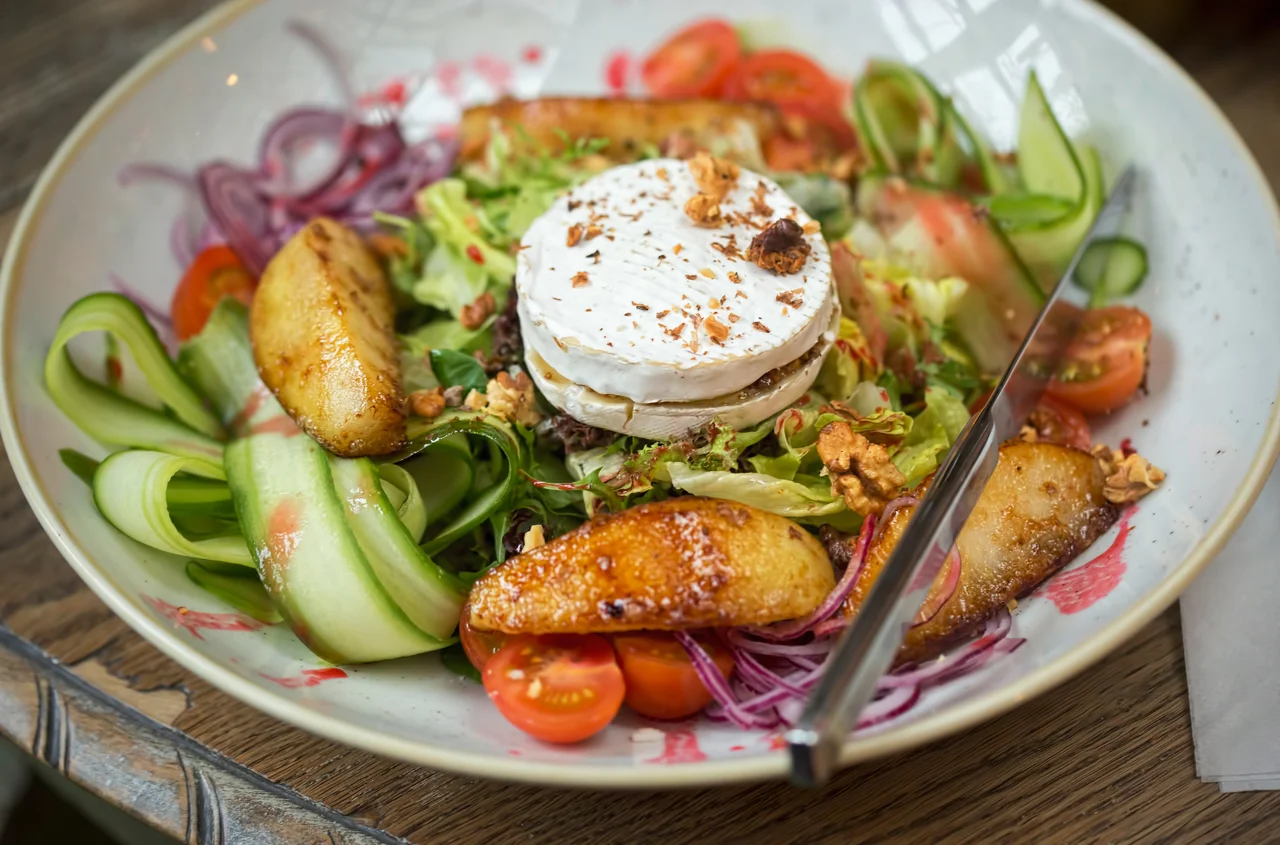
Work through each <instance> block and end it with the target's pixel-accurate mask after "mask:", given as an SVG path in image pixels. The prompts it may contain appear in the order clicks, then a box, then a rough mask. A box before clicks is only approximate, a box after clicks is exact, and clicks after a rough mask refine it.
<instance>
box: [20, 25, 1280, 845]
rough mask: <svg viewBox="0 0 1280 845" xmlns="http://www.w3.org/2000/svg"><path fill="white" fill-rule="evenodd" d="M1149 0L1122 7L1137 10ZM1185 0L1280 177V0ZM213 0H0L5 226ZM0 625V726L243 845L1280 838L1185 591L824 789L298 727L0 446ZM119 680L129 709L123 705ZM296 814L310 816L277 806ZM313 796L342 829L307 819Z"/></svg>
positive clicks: (1224, 99) (1248, 134) (1259, 149)
mask: <svg viewBox="0 0 1280 845" xmlns="http://www.w3.org/2000/svg"><path fill="white" fill-rule="evenodd" d="M1117 2H1121V0H1117ZM1141 2H1142V0H1123V5H1125V6H1127V7H1129V8H1130V9H1131V10H1134V11H1135V13H1136V12H1137V11H1141ZM1188 3H1196V4H1197V5H1198V6H1199V8H1201V9H1202V10H1208V9H1209V8H1210V7H1212V12H1213V14H1208V13H1207V12H1206V15H1205V17H1204V19H1203V25H1200V21H1195V22H1193V23H1192V24H1186V23H1185V22H1183V23H1178V22H1175V21H1171V20H1170V19H1169V18H1168V17H1167V14H1168V8H1165V9H1162V10H1156V11H1155V12H1150V9H1151V8H1152V5H1151V3H1148V4H1147V8H1148V11H1149V12H1150V13H1151V14H1153V15H1154V17H1152V18H1151V26H1152V28H1153V29H1155V30H1157V31H1160V32H1164V33H1166V34H1168V35H1170V36H1171V37H1172V36H1173V35H1176V34H1178V33H1182V37H1183V38H1184V39H1188V40H1184V41H1183V42H1181V46H1177V47H1176V48H1175V51H1174V52H1175V56H1176V57H1177V58H1179V59H1180V60H1181V61H1183V63H1184V64H1185V65H1187V66H1188V68H1189V69H1191V70H1192V72H1193V73H1194V74H1195V75H1196V76H1197V78H1198V79H1200V80H1201V82H1202V83H1203V84H1204V85H1205V87H1206V88H1207V90H1208V91H1209V93H1210V94H1211V95H1212V96H1213V97H1214V98H1215V99H1217V101H1218V102H1219V103H1220V104H1221V105H1222V107H1223V109H1224V111H1225V112H1226V113H1227V115H1228V116H1229V117H1230V118H1231V119H1232V120H1233V121H1234V122H1235V124H1236V125H1237V127H1238V128H1239V129H1240V130H1241V132H1242V134H1243V135H1244V136H1245V138H1246V140H1247V141H1248V142H1249V143H1250V145H1251V146H1252V148H1253V150H1254V152H1255V154H1256V155H1257V156H1258V158H1259V160H1260V163H1261V164H1262V167H1263V169H1264V170H1265V171H1266V172H1267V174H1268V176H1269V178H1270V179H1271V180H1272V184H1273V185H1275V184H1280V19H1277V15H1276V13H1275V11H1274V10H1275V4H1274V3H1273V2H1270V0H1233V2H1232V3H1231V4H1230V14H1224V12H1225V11H1226V10H1227V5H1228V4H1220V5H1219V4H1213V3H1209V2H1207V0H1185V2H1184V0H1178V2H1177V3H1173V4H1170V7H1173V6H1178V7H1182V6H1186V5H1187V4H1188ZM207 5H208V4H207V3H206V2H203V0H98V2H90V0H0V244H3V243H4V242H5V240H6V237H7V233H8V229H9V227H10V226H11V225H12V222H13V219H14V216H15V215H14V212H13V211H12V210H10V209H11V207H12V206H13V205H14V203H16V201H17V200H18V199H19V198H20V197H21V195H22V194H23V192H24V191H25V190H26V186H28V185H29V184H30V182H31V180H32V179H33V178H34V175H35V173H36V171H37V170H38V168H39V167H40V166H42V165H43V163H44V161H46V160H47V159H48V157H49V156H50V155H51V153H52V151H53V148H54V147H55V146H56V144H57V142H58V141H59V140H60V139H61V137H62V135H63V134H64V133H65V132H66V131H67V129H68V128H69V127H70V126H71V124H72V123H74V121H75V120H76V119H77V118H78V117H79V114H80V113H81V112H83V110H84V109H85V108H87V107H88V105H89V104H90V103H91V102H92V100H93V99H94V97H96V96H97V95H98V93H100V92H101V91H102V90H103V89H105V87H106V86H107V85H108V84H110V82H111V81H113V80H114V78H115V77H116V76H117V75H118V74H119V73H120V72H122V71H123V70H124V69H125V68H126V67H127V66H128V65H129V64H130V63H131V62H132V61H133V60H134V59H135V58H136V57H137V56H138V55H140V53H141V52H142V51H143V50H144V49H146V48H148V47H150V46H152V45H154V44H155V43H157V42H158V41H159V40H160V39H161V38H162V37H163V36H164V35H165V34H167V33H168V32H169V31H171V30H172V29H174V28H176V27H177V26H179V25H181V24H182V23H185V22H186V20H188V19H190V18H191V17H193V16H194V15H195V14H197V13H198V12H199V11H200V10H201V9H202V8H204V7H205V6H207ZM6 211H7V213H6ZM0 622H3V624H5V625H7V626H8V627H9V629H11V630H12V631H13V632H14V633H15V634H17V635H18V636H20V637H21V638H22V643H19V642H18V641H17V640H16V639H12V638H11V639H10V640H8V641H7V644H5V643H0V730H3V732H4V733H6V734H7V735H9V736H12V737H14V738H16V739H18V740H19V742H20V743H21V744H23V745H24V747H27V748H33V749H34V750H35V751H36V753H37V754H38V755H39V756H40V757H41V758H43V759H45V760H46V761H48V762H49V763H50V764H52V765H57V766H60V767H61V768H62V769H63V770H64V771H69V772H70V775H71V776H72V777H73V778H76V779H78V780H80V781H81V782H82V783H84V784H85V785H86V786H88V787H89V788H90V789H92V790H94V791H97V792H99V794H105V795H108V797H112V796H115V800H117V801H118V802H120V803H122V804H124V803H130V805H131V808H132V811H133V812H134V813H135V814H137V815H139V816H141V817H143V818H146V819H148V820H150V821H151V822H152V823H154V824H160V825H161V826H163V827H164V828H165V829H167V830H170V831H172V832H174V833H175V834H176V835H177V836H178V837H179V838H180V839H181V838H185V839H186V841H188V842H200V841H202V838H203V841H211V839H212V838H213V837H214V836H215V835H216V834H219V833H220V834H221V837H222V839H223V840H224V841H228V842H252V841H254V840H253V839H252V838H250V836H249V834H248V833H247V832H246V831H249V830H251V829H256V830H270V831H272V835H273V836H274V837H275V838H274V839H273V840H272V841H278V842H284V843H294V842H313V841H314V842H355V841H361V840H358V839H355V838H351V837H353V836H354V835H355V834H353V833H351V831H350V829H349V828H346V827H343V826H341V820H340V819H339V818H338V817H336V816H335V817H330V816H325V815H324V814H323V813H322V812H321V811H320V810H319V809H318V808H319V807H320V806H323V807H328V808H331V809H332V811H334V812H335V813H337V814H340V815H341V816H350V817H353V818H355V819H356V820H357V821H358V822H361V823H364V824H367V825H369V826H370V827H371V828H377V829H379V830H382V831H385V833H386V835H388V836H393V837H403V838H404V839H406V840H409V841H412V842H424V843H425V842H437V841H449V842H457V843H470V842H476V843H481V842H483V843H494V842H497V843H504V842H515V841H520V842H545V841H556V842H569V843H572V842H584V843H585V842H591V843H593V845H595V844H597V843H599V844H600V845H609V843H615V842H645V841H662V842H667V843H681V842H687V841H695V840H696V841H701V840H708V839H709V840H712V841H733V842H770V843H772V842H842V843H849V842H890V841H901V842H929V841H935V842H960V841H991V842H1039V843H1077V842H1095V841H1109V842H1125V843H1129V842H1138V843H1146V842H1151V843H1155V842H1224V843H1225V842H1264V841H1275V840H1276V839H1277V836H1278V835H1277V833H1276V831H1277V827H1276V822H1275V819H1276V818H1277V817H1278V816H1280V794H1278V793H1252V794H1232V795H1221V794H1219V792H1218V790H1217V788H1216V787H1214V786H1209V785H1205V784H1202V783H1200V782H1199V781H1198V780H1196V778H1195V770H1194V761H1193V756H1192V747H1191V733H1190V730H1191V729H1190V723H1189V718H1188V710H1187V700H1186V683H1185V676H1184V667H1183V663H1182V653H1181V646H1180V632H1179V627H1178V617H1177V613H1176V610H1171V611H1169V612H1168V613H1166V614H1164V615H1163V616H1161V617H1160V618H1159V619H1157V620H1156V621H1155V622H1153V623H1152V624H1151V625H1149V626H1148V627H1147V628H1146V629H1144V630H1143V631H1142V632H1141V633H1140V634H1139V635H1138V636H1137V637H1135V638H1134V639H1133V641H1132V642H1130V643H1128V644H1126V645H1125V646H1124V647H1123V648H1122V649H1120V650H1119V651H1117V652H1116V653H1115V654H1113V655H1111V656H1110V657H1109V658H1107V659H1106V660H1104V661H1103V662H1102V663H1100V664H1099V665H1097V666H1095V667H1093V668H1091V669H1090V670H1088V671H1086V672H1085V673H1083V674H1082V675H1081V676H1079V677H1078V678H1077V679H1075V680H1074V681H1073V682H1071V683H1068V684H1066V685H1064V686H1062V687H1060V688H1058V689H1056V690H1053V691H1051V692H1049V693H1047V694H1045V695H1044V696H1041V697H1040V698H1037V699H1035V700H1034V701H1032V702H1030V703H1028V704H1027V705H1025V706H1023V707H1022V708H1020V709H1018V710H1016V711H1015V712H1013V713H1010V714H1007V715H1005V716H1004V717H1002V718H1000V719H997V720H995V721H993V722H991V723H989V724H986V725H983V726H981V727H979V728H976V729H974V730H972V731H969V732H968V733H966V734H964V735H962V736H957V737H953V738H951V739H948V740H945V741H943V742H939V743H936V744H934V745H932V746H930V747H928V748H924V749H920V750H918V751H915V752H912V753H910V754H906V755H902V756H899V757H897V758H894V759H890V760H884V761H881V762H878V763H874V764H870V765H865V766H860V767H858V768H855V769H853V770H850V771H847V772H845V773H843V774H842V775H840V776H839V777H837V778H836V779H835V781H834V782H833V783H832V784H831V785H830V786H828V787H827V788H826V789H825V790H823V791H821V792H817V793H804V792H799V791H796V790H793V789H791V788H789V787H787V786H785V785H782V784H774V783H770V784H760V785H754V786H739V787H733V788H723V789H703V790H695V791H686V792H675V793H665V794H663V793H593V794H586V793H581V792H571V791H564V790H548V789H538V788H535V787H529V786H516V785H508V784H497V783H487V782H482V781H478V780H476V779H473V778H466V777H458V776H454V775H448V774H442V773H439V772H432V771H429V770H425V769H421V768H417V767H413V766H409V765H406V764H401V763H395V762H391V761H388V760H383V759H380V758H377V757H374V756H372V755H369V754H366V753H363V752H359V751H354V750H351V749H347V748H343V747H340V746H337V745H335V744H333V743H330V742H327V741H324V740H320V739H317V738H315V737H311V736H308V735H306V734H304V733H302V732H300V731H297V730H295V729H293V728H289V727H286V726H284V725H282V724H280V723H279V722H276V721H274V720H273V719H271V718H269V717H267V716H265V715H263V714H261V713H258V712H256V711H253V710H251V709H249V708H247V707H245V706H243V705H240V704H239V703H237V702H235V701H233V700H231V699H230V698H228V697H227V696H225V695H223V694H221V693H219V692H218V691H216V690H214V689H211V688H210V687H209V686H208V685H207V684H205V683H204V682H203V681H201V680H200V679H198V678H196V677H194V676H193V675H191V674H190V673H188V672H185V671H184V670H182V669H181V668H180V667H178V666H177V665H176V664H174V663H172V662H170V661H169V660H167V659H166V658H164V657H163V656H162V655H161V654H160V653H159V652H158V651H157V650H156V649H154V648H153V647H151V646H150V645H149V644H147V643H146V642H145V641H143V640H142V639H141V638H140V637H138V636H137V635H136V634H134V633H132V632H131V631H130V630H129V629H128V628H127V627H126V626H125V625H124V624H123V623H122V622H120V621H119V620H118V619H116V618H115V617H114V616H113V615H112V614H111V613H110V611H108V610H107V609H106V607H105V606H104V605H103V604H102V603H101V602H100V601H99V600H98V599H97V598H96V597H94V596H93V595H92V594H91V593H90V592H89V591H88V589H87V588H86V587H85V586H84V585H83V584H82V583H81V582H80V581H79V579H78V578H77V577H76V575H75V574H74V572H72V570H71V569H70V567H68V566H67V565H66V564H65V563H64V562H63V561H62V560H61V558H60V557H59V556H58V554H57V552H56V551H55V550H54V548H53V546H52V544H51V543H50V542H49V541H48V540H47V539H46V538H45V536H44V534H43V533H42V532H41V530H40V528H39V526H38V525H37V523H36V521H35V518H34V516H32V514H31V513H30V511H29V509H28V508H27V506H26V504H25V502H24V500H23V498H22V495H21V493H20V492H19V490H18V487H17V485H16V483H15V482H14V480H13V477H12V472H11V471H10V470H9V467H8V465H7V462H6V463H0ZM32 646H34V647H35V648H36V649H38V651H37V650H33V649H32ZM54 659H57V660H59V661H62V663H63V664H64V665H66V666H68V667H70V672H68V670H67V669H65V668H60V667H59V666H58V665H56V664H55V663H54V662H53V661H54ZM76 675H78V676H79V677H74V676H76ZM68 676H72V677H68ZM108 678H110V680H108ZM94 689H97V690H98V691H99V693H102V692H105V695H103V696H99V695H96V694H94V692H93V690H94ZM126 689H127V690H129V692H125V690H126ZM111 696H115V697H116V698H118V699H120V700H121V701H122V702H123V703H125V704H128V705H130V706H131V707H133V708H136V709H115V707H114V705H112V703H111ZM144 713H145V714H147V715H149V716H150V717H151V718H152V719H154V720H155V721H148V720H147V719H146V718H145V717H144V715H143V714H144ZM161 722H172V724H173V728H174V730H168V729H166V728H164V727H163V725H161V724H160V723H161ZM157 737H159V738H160V739H157ZM202 749H207V750H208V751H209V752H212V753H210V754H206V752H205V751H204V750H202ZM179 750H180V751H181V754H182V759H181V760H179V759H178V756H177V755H178V753H179ZM82 755H83V756H82ZM112 755H114V756H112ZM218 755H225V758H224V757H221V756H218ZM184 762H185V764H186V765H183V763H184ZM238 766H242V767H244V768H243V769H241V768H238ZM254 773H256V774H257V775H260V776H261V777H262V778H263V780H257V779H256V778H255V777H254ZM116 777H125V778H127V779H128V780H127V782H128V783H129V784H132V785H133V787H134V789H135V791H134V792H132V793H129V794H130V795H133V796H135V798H136V796H151V797H150V798H149V799H148V803H140V802H139V801H138V800H135V799H134V798H131V799H126V798H124V797H123V796H124V794H125V793H123V792H120V791H115V790H114V789H113V787H112V785H111V782H112V779H113V778H116ZM270 782H274V783H276V784H279V785H280V786H282V787H286V788H287V789H288V790H292V791H293V792H283V793H281V792H278V791H277V790H276V787H274V786H272V785H271V783H270ZM295 792H296V794H297V796H302V797H304V798H305V799H310V800H312V801H315V802H317V804H316V805H315V806H310V805H307V804H306V803H305V801H303V800H302V798H297V797H294V793H295ZM264 795H266V797H263V796H264ZM282 795H283V796H284V797H283V798H282V797H281V796H282ZM157 796H159V797H157ZM273 801H274V802H283V803H273ZM254 808H256V809H254ZM281 808H284V809H281ZM299 808H300V809H299ZM193 810H194V812H192V811H193ZM303 811H305V812H303ZM294 812H299V813H302V815H299V816H296V817H295V816H291V815H288V813H294ZM276 813H283V814H285V815H283V816H282V818H286V819H289V820H290V821H289V823H288V824H287V825H276V826H275V827H269V826H268V824H269V823H270V822H271V821H273V820H272V819H270V818H268V819H265V820H264V819H263V818H262V815H261V814H266V815H268V816H270V815H272V814H276ZM255 814H258V815H255ZM308 814H310V815H308ZM316 817H319V818H321V819H322V820H326V821H330V822H333V823H334V824H335V825H337V826H331V827H330V828H328V829H323V828H321V827H315V826H308V824H311V823H312V822H313V821H314V818H316ZM295 818H299V819H302V821H298V822H296V823H295V822H294V821H292V820H293V819H295ZM309 819H310V820H311V821H308V820H309ZM254 825H258V827H256V828H255V827H254ZM362 835H371V834H362ZM365 841H368V840H365Z"/></svg>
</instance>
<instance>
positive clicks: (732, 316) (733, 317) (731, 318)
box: [729, 314, 742, 323]
mask: <svg viewBox="0 0 1280 845" xmlns="http://www.w3.org/2000/svg"><path fill="white" fill-rule="evenodd" d="M741 319H742V318H741V317H739V316H738V315H737V314H730V315H729V322H730V323H736V322H738V321H739V320H741Z"/></svg>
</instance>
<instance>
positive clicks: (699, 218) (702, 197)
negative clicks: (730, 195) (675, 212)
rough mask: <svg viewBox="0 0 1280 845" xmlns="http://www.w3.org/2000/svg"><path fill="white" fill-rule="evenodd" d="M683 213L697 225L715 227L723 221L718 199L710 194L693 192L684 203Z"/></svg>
mask: <svg viewBox="0 0 1280 845" xmlns="http://www.w3.org/2000/svg"><path fill="white" fill-rule="evenodd" d="M684 213H685V215H686V216H688V218H689V219H690V220H692V221H693V222H694V223H696V224H697V225H699V226H705V227H707V228H715V227H716V226H719V225H720V224H721V223H723V222H724V218H723V217H721V215H720V201H719V200H717V199H716V198H715V197H713V196H711V195H710V194H694V195H693V196H691V197H689V201H688V202H686V203H685V204H684Z"/></svg>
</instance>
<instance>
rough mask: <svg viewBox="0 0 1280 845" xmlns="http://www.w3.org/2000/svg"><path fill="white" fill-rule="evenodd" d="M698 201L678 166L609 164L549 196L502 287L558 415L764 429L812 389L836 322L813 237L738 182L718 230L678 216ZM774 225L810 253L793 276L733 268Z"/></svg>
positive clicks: (676, 426) (669, 431) (649, 427)
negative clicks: (510, 295) (762, 424)
mask: <svg viewBox="0 0 1280 845" xmlns="http://www.w3.org/2000/svg"><path fill="white" fill-rule="evenodd" d="M699 193H700V188H699V185H698V183H697V181H696V180H695V178H694V175H693V173H692V172H691V169H690V164H689V163H688V162H685V161H681V160H678V159H655V160H649V161H642V162H637V163H635V164H629V165H623V166H620V167H616V168H613V169H611V170H607V171H605V172H603V173H601V174H599V175H597V176H595V177H594V178H592V179H590V180H589V181H587V182H585V183H584V184H582V185H581V186H579V187H577V188H575V189H574V190H573V191H571V192H570V193H568V194H566V195H565V196H563V197H561V198H560V199H559V200H557V201H556V203H555V204H554V205H553V206H552V207H551V208H550V209H549V210H548V211H547V212H546V213H545V214H543V215H542V216H541V217H539V218H538V219H537V220H536V221H535V222H534V223H533V225H532V226H531V227H530V228H529V230H528V232H527V233H526V234H525V236H524V239H523V241H522V243H521V248H520V252H519V256H518V259H517V271H516V289H517V293H518V302H519V305H518V310H519V317H520V326H521V332H522V336H523V339H524V344H525V349H526V358H527V361H526V363H527V364H528V366H529V371H530V375H531V376H532V377H533V378H534V380H535V381H536V382H537V383H538V385H539V388H540V389H541V390H542V391H543V393H544V395H545V396H546V397H547V399H548V400H549V401H551V402H552V403H553V404H556V405H557V406H558V407H560V408H561V409H562V410H564V411H565V412H566V413H569V414H570V415H571V416H573V417H575V418H577V419H579V420H581V421H583V422H586V423H589V424H592V425H598V426H601V427H603V428H609V429H611V430H614V431H622V432H625V433H632V434H637V435H640V436H647V437H666V436H671V435H674V434H678V433H679V432H681V431H682V430H684V429H687V428H689V427H690V426H693V425H698V424H701V423H703V422H707V421H709V420H710V419H712V418H713V417H719V418H720V419H721V420H722V421H726V422H730V423H731V424H736V425H743V424H748V423H750V422H754V421H758V420H760V419H764V418H766V417H768V416H769V415H771V414H773V413H777V411H779V410H781V409H782V408H783V407H785V406H786V405H787V404H790V403H791V402H793V401H795V400H796V399H798V398H799V396H800V395H802V394H803V393H804V392H805V391H806V390H807V389H808V387H809V385H810V384H811V383H812V382H813V380H814V378H816V376H817V371H818V368H819V366H820V365H821V359H822V356H823V354H824V353H825V351H826V348H827V347H829V345H830V343H831V341H832V339H833V338H834V329H833V327H834V326H837V325H838V320H839V314H838V306H837V305H836V303H835V299H834V295H833V292H832V282H831V259H830V255H829V252H828V250H827V245H826V242H825V241H824V240H823V238H822V235H821V233H820V232H819V231H818V226H817V224H816V223H815V222H814V221H812V220H811V219H810V218H809V216H808V215H806V214H805V213H804V211H803V210H802V209H801V208H800V207H799V205H798V204H797V203H795V202H794V201H792V200H791V199H790V198H789V197H788V196H787V195H786V193H785V192H783V190H782V189H781V188H780V187H778V185H777V184H776V183H774V182H773V181H772V180H770V179H768V178H766V177H763V176H760V175H758V174H755V173H752V172H750V171H746V170H741V171H739V174H738V177H737V179H736V180H735V181H734V183H733V185H732V187H731V188H730V189H728V190H727V192H725V193H724V195H723V198H722V199H720V200H719V208H720V220H719V224H718V225H705V221H704V225H699V223H697V222H695V221H694V219H692V218H691V216H690V215H689V214H687V213H686V211H685V204H686V202H688V201H689V199H690V198H691V197H693V196H694V195H696V194H699ZM783 218H791V220H793V221H794V222H795V224H797V227H796V228H798V229H799V230H801V231H803V239H804V242H805V243H806V244H807V245H808V247H809V250H808V255H807V256H806V257H805V260H804V261H803V264H802V265H801V266H799V268H797V269H795V270H794V272H785V273H780V272H777V271H776V270H774V269H766V268H765V267H762V266H760V265H759V264H757V263H756V262H754V261H752V260H750V259H748V257H747V253H748V249H749V246H750V244H751V241H752V239H753V238H755V237H756V236H757V235H759V234H760V233H761V232H762V231H763V230H764V229H765V228H766V227H768V226H769V225H770V224H772V223H774V222H775V221H777V220H779V219H783ZM774 406H777V407H774Z"/></svg>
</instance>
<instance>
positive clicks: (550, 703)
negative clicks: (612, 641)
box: [483, 634, 623, 742]
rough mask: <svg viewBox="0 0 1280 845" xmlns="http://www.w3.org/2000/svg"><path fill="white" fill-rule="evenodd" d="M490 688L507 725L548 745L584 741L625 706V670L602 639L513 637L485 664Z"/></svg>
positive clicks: (588, 636)
mask: <svg viewBox="0 0 1280 845" xmlns="http://www.w3.org/2000/svg"><path fill="white" fill-rule="evenodd" d="M483 677H484V688H485V691H486V692H488V693H489V698H490V700H492V701H493V703H494V705H495V706H496V707H497V708H498V710H499V712H501V713H502V715H503V716H505V717H506V718H507V721H508V722H510V723H511V724H513V725H515V726H516V727H517V728H519V729H520V730H522V731H524V732H525V733H527V734H529V735H530V736H534V737H537V738H538V739H541V740H543V741H545V742H579V741H581V740H584V739H586V738H587V737H589V736H592V735H594V734H596V733H599V732H600V731H602V730H604V728H605V726H606V725H608V724H609V723H610V722H611V721H613V717H614V716H616V715H617V713H618V709H619V708H621V707H622V697H623V682H622V671H621V670H620V669H619V668H618V663H617V661H616V660H614V656H613V649H612V648H611V647H610V646H609V642H608V641H607V640H606V639H605V638H604V637H601V636H598V635H596V634H556V635H552V636H543V637H534V636H530V635H528V634H522V635H520V636H518V637H512V638H511V639H510V640H508V641H507V644H506V645H504V646H503V647H502V648H500V649H498V650H497V652H495V653H494V655H493V656H492V657H490V658H489V662H488V663H486V664H485V667H484V672H483Z"/></svg>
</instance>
